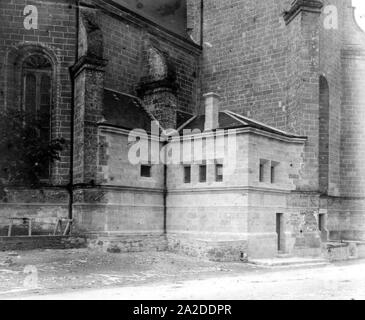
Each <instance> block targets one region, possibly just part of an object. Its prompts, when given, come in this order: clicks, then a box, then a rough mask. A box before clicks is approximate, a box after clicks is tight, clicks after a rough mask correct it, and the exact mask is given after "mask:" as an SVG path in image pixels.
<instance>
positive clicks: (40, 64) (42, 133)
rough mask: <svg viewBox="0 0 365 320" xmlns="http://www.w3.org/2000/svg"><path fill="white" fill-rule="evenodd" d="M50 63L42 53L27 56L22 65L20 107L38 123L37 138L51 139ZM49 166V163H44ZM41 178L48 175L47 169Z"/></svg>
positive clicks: (42, 139)
mask: <svg viewBox="0 0 365 320" xmlns="http://www.w3.org/2000/svg"><path fill="white" fill-rule="evenodd" d="M52 73H53V68H52V63H51V62H50V60H49V59H48V58H47V57H46V56H44V55H42V54H34V55H31V56H29V57H27V58H26V59H25V60H24V61H23V65H22V82H23V86H22V92H23V96H22V107H23V111H24V112H25V114H26V115H30V116H32V117H34V118H35V119H37V121H38V122H39V123H40V126H39V127H40V128H39V138H40V140H41V141H42V142H46V141H47V142H48V141H50V139H51V106H52ZM44 165H45V167H46V168H49V164H44ZM45 171H47V172H45V173H44V177H43V178H48V177H49V169H48V170H45Z"/></svg>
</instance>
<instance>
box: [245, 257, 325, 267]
mask: <svg viewBox="0 0 365 320" xmlns="http://www.w3.org/2000/svg"><path fill="white" fill-rule="evenodd" d="M249 264H251V265H255V266H259V267H267V268H285V267H314V266H315V267H318V266H325V265H328V264H329V261H328V260H326V259H323V258H302V257H276V258H272V259H250V260H249Z"/></svg>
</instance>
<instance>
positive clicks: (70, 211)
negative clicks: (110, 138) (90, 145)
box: [68, 0, 80, 232]
mask: <svg viewBox="0 0 365 320" xmlns="http://www.w3.org/2000/svg"><path fill="white" fill-rule="evenodd" d="M75 8H76V10H75V13H76V19H75V20H76V47H75V63H76V62H77V60H78V58H79V12H80V3H79V0H75ZM69 72H70V78H71V99H72V100H71V121H70V122H71V124H70V136H71V137H70V177H69V185H68V192H69V203H68V218H69V219H73V190H74V177H73V176H74V164H73V159H74V116H75V80H74V75H73V74H72V71H71V67H70V68H69ZM70 232H71V230H70Z"/></svg>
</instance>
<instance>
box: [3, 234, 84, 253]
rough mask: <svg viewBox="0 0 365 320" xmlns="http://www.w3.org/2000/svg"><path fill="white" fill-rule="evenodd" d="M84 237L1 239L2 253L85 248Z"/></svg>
mask: <svg viewBox="0 0 365 320" xmlns="http://www.w3.org/2000/svg"><path fill="white" fill-rule="evenodd" d="M85 247H86V239H85V238H84V237H79V236H76V237H66V236H34V237H0V251H13V250H17V251H18V250H23V251H24V250H35V249H74V248H85Z"/></svg>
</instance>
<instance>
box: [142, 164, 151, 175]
mask: <svg viewBox="0 0 365 320" xmlns="http://www.w3.org/2000/svg"><path fill="white" fill-rule="evenodd" d="M141 177H144V178H151V166H150V165H146V164H143V165H141Z"/></svg>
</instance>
